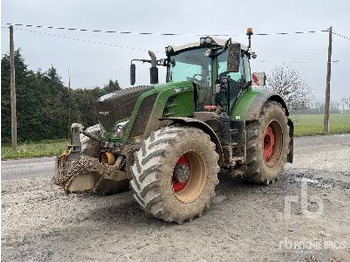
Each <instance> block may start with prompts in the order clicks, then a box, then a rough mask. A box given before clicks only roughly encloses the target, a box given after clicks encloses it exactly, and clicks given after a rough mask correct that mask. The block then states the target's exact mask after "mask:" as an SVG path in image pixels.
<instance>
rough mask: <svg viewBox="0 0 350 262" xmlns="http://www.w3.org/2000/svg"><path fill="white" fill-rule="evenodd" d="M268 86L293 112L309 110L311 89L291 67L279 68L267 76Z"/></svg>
mask: <svg viewBox="0 0 350 262" xmlns="http://www.w3.org/2000/svg"><path fill="white" fill-rule="evenodd" d="M267 86H268V88H269V89H271V90H272V91H274V92H276V93H278V94H280V95H281V96H282V97H283V99H284V100H285V101H286V103H287V105H288V107H289V108H290V109H291V110H292V111H300V110H304V109H307V108H308V104H309V102H310V99H311V95H312V92H311V88H310V87H309V86H308V85H307V84H306V83H305V81H304V80H303V79H302V78H301V77H300V74H299V72H298V71H297V70H295V69H293V68H292V67H291V66H290V65H284V66H277V67H276V68H275V69H274V70H273V71H272V72H271V74H269V75H268V76H267Z"/></svg>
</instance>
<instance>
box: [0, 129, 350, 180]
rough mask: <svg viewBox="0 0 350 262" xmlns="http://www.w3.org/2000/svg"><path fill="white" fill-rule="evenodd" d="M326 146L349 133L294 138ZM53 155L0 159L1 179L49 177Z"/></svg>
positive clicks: (349, 143) (345, 142) (303, 148)
mask: <svg viewBox="0 0 350 262" xmlns="http://www.w3.org/2000/svg"><path fill="white" fill-rule="evenodd" d="M328 146H332V147H334V146H340V147H343V146H346V147H350V134H344V135H335V136H315V137H297V138H295V143H294V148H295V153H298V152H302V153H307V151H310V152H317V151H318V150H317V149H320V148H324V147H328ZM54 166H55V157H42V158H30V159H19V160H5V161H1V179H2V180H14V179H19V178H35V177H50V176H52V175H53V172H54Z"/></svg>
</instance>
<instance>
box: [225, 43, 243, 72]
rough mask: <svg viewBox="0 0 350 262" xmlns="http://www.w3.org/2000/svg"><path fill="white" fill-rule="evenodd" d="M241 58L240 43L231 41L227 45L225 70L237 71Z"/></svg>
mask: <svg viewBox="0 0 350 262" xmlns="http://www.w3.org/2000/svg"><path fill="white" fill-rule="evenodd" d="M240 60H241V44H239V43H233V44H230V45H229V47H228V55H227V71H228V72H232V73H237V72H239V65H240Z"/></svg>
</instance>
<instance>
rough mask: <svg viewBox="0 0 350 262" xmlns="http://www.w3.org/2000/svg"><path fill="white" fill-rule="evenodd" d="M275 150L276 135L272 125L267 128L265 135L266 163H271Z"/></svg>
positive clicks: (264, 153)
mask: <svg viewBox="0 0 350 262" xmlns="http://www.w3.org/2000/svg"><path fill="white" fill-rule="evenodd" d="M274 148H275V133H274V131H273V129H272V127H271V125H269V126H267V127H266V130H265V134H264V152H263V155H264V160H265V162H269V161H270V160H271V157H272V155H273V152H274Z"/></svg>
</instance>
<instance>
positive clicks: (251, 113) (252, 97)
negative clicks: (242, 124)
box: [230, 88, 294, 163]
mask: <svg viewBox="0 0 350 262" xmlns="http://www.w3.org/2000/svg"><path fill="white" fill-rule="evenodd" d="M267 101H275V102H278V103H280V104H281V105H282V107H283V108H284V109H285V111H286V115H287V117H288V116H289V111H288V107H287V105H286V103H285V102H284V100H283V98H282V97H281V96H280V95H279V94H277V93H274V92H271V91H269V90H266V89H255V88H249V89H246V90H244V91H243V93H242V94H241V95H240V97H239V98H238V99H237V101H236V102H235V103H234V105H233V109H232V111H231V114H230V117H231V120H234V121H256V120H259V116H260V112H261V110H262V108H263V107H264V105H265V103H266V102H267ZM288 125H289V130H290V131H289V137H290V143H289V153H288V156H287V161H288V162H289V163H292V162H293V140H294V125H293V122H292V120H291V119H289V118H288Z"/></svg>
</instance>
